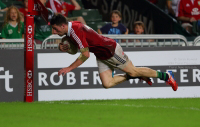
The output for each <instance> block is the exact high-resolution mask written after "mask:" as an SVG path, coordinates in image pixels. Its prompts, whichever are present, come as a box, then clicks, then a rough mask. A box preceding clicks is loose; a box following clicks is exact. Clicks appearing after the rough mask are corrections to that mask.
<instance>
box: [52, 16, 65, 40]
mask: <svg viewBox="0 0 200 127" xmlns="http://www.w3.org/2000/svg"><path fill="white" fill-rule="evenodd" d="M50 23H51V26H52V28H53V33H54V34H58V35H59V36H63V35H65V34H66V33H67V32H68V29H67V28H68V27H67V25H68V21H67V19H66V18H65V17H64V16H63V15H62V14H55V15H54V16H53V17H52V19H51V21H50Z"/></svg>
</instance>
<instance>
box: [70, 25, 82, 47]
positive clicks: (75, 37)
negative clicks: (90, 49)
mask: <svg viewBox="0 0 200 127" xmlns="http://www.w3.org/2000/svg"><path fill="white" fill-rule="evenodd" d="M71 33H72V37H73V38H74V40H76V42H77V43H78V45H79V47H80V49H82V48H84V46H83V44H82V42H81V40H80V39H79V38H78V36H77V35H76V33H75V32H74V30H73V28H71Z"/></svg>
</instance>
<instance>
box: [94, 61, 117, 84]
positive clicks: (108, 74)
mask: <svg viewBox="0 0 200 127" xmlns="http://www.w3.org/2000/svg"><path fill="white" fill-rule="evenodd" d="M97 65H98V67H99V76H100V79H101V81H102V84H107V83H109V82H110V80H112V71H113V68H112V67H111V66H109V65H108V64H106V63H104V62H103V61H101V60H97Z"/></svg>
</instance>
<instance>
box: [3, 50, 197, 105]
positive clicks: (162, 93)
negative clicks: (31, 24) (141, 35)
mask: <svg viewBox="0 0 200 127" xmlns="http://www.w3.org/2000/svg"><path fill="white" fill-rule="evenodd" d="M124 50H125V53H126V54H127V55H128V56H129V58H130V59H131V60H132V61H133V63H134V64H135V66H147V67H150V68H152V69H155V70H161V71H166V70H173V71H174V72H176V73H175V77H176V80H177V82H178V83H179V88H178V90H177V91H176V92H174V91H173V90H172V88H171V87H169V86H166V84H165V83H164V82H162V81H160V80H157V79H152V81H153V85H152V86H148V85H147V84H146V83H143V82H139V80H137V79H136V80H130V81H126V82H124V83H122V84H120V85H117V86H116V87H114V88H110V89H104V88H103V87H102V84H101V81H100V78H99V75H98V68H97V65H96V58H95V56H94V55H93V54H91V57H90V58H89V59H88V60H87V61H86V62H85V63H84V64H82V65H81V66H80V67H79V68H77V69H75V70H73V71H72V72H70V73H67V75H66V76H64V77H62V76H61V77H58V75H57V72H58V70H59V69H61V68H63V67H66V66H69V65H70V64H71V63H72V62H73V61H74V60H75V59H76V58H77V57H78V55H79V54H77V55H69V54H67V53H61V52H59V51H58V50H35V51H34V56H35V57H34V59H35V60H34V62H35V63H34V65H35V66H34V83H35V87H34V92H35V94H34V101H49V100H82V99H127V98H132V99H134V98H183V97H200V92H199V91H200V57H199V54H200V47H179V48H178V47H176V48H173V47H169V48H166V47H165V48H124ZM116 73H121V72H120V71H116ZM12 101H22V102H23V101H24V51H23V50H22V49H21V50H20V49H12V50H0V102H12Z"/></svg>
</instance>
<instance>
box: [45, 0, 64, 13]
mask: <svg viewBox="0 0 200 127" xmlns="http://www.w3.org/2000/svg"><path fill="white" fill-rule="evenodd" d="M46 7H48V8H50V9H51V10H53V12H54V13H61V14H63V15H66V12H65V11H64V10H63V7H62V3H61V2H60V1H59V0H49V1H48V2H47V3H46Z"/></svg>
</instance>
